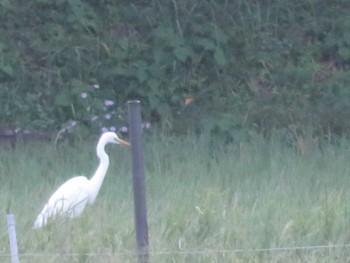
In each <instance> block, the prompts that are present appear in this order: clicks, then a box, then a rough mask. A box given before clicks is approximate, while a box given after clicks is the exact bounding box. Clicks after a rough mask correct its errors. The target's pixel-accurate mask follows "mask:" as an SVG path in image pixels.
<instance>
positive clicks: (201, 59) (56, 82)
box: [0, 0, 350, 137]
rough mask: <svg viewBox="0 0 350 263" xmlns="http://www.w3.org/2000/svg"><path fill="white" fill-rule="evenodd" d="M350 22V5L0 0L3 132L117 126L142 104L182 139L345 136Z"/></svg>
mask: <svg viewBox="0 0 350 263" xmlns="http://www.w3.org/2000/svg"><path fill="white" fill-rule="evenodd" d="M349 11H350V3H349V2H348V1H347V0H337V1H333V2H332V3H326V2H325V1H322V0H309V1H304V0H295V1H287V0H280V1H276V0H266V1H251V0H246V1H219V0H218V1H200V0H190V1H187V0H186V1H185V0H184V1H181V0H172V1H109V0H104V1H98V2H96V1H79V0H60V1H51V0H35V1H27V2H23V1H0V19H1V24H0V28H1V35H2V37H1V38H0V100H1V108H2V111H1V113H0V121H1V122H2V123H15V124H21V125H25V126H28V125H30V126H36V127H41V128H48V129H57V128H59V127H61V126H62V124H63V123H65V122H66V121H67V120H70V119H74V120H77V121H79V122H80V123H84V124H85V125H86V126H90V125H91V123H92V122H91V118H94V117H96V116H98V117H99V118H101V119H103V116H105V115H106V114H111V115H112V119H108V121H114V122H117V123H122V116H123V115H122V112H123V109H124V105H125V102H126V101H127V100H128V99H130V98H139V99H141V100H142V102H143V105H144V108H143V110H144V114H145V117H146V118H153V119H157V120H159V119H160V120H162V123H163V124H166V125H167V127H168V128H172V129H174V130H177V131H178V132H184V131H186V130H189V129H190V130H191V129H196V130H201V131H207V132H215V133H218V134H224V135H225V136H228V137H230V136H232V134H235V133H236V132H238V131H242V130H243V131H248V130H252V129H253V130H256V131H259V132H261V131H263V132H269V131H270V130H271V129H272V128H274V129H275V128H278V129H291V127H292V128H293V129H296V128H297V129H299V128H301V127H305V126H312V127H313V128H314V129H315V131H318V132H324V131H327V132H329V131H331V132H336V133H347V132H349V130H350V123H349V121H348V116H349V113H350V106H349V105H350V103H349V101H350V90H349V84H350V73H349V63H350V33H349V32H350V18H349V15H348V14H349ZM96 84H97V85H99V87H100V89H98V92H97V91H96V89H94V88H93V86H94V85H96ZM85 93H86V94H88V95H89V96H90V95H91V96H90V97H91V100H89V105H87V104H86V103H87V100H82V99H83V98H82V96H81V94H85ZM186 97H192V98H193V99H194V102H193V103H192V104H190V105H184V99H185V98H186ZM105 100H112V101H113V102H114V104H113V107H112V108H113V109H111V108H106V107H105V105H104V101H105ZM101 125H103V123H102V124H101ZM101 125H100V126H101ZM100 126H99V127H100ZM179 127H180V128H179ZM175 128H176V129H175Z"/></svg>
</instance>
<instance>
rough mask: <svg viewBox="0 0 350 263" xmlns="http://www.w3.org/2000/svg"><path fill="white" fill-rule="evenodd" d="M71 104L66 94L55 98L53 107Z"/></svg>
mask: <svg viewBox="0 0 350 263" xmlns="http://www.w3.org/2000/svg"><path fill="white" fill-rule="evenodd" d="M70 104H71V99H70V97H69V96H68V95H67V94H66V93H60V94H58V95H57V96H56V98H55V105H56V106H61V107H67V106H69V105H70Z"/></svg>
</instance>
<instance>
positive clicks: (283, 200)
mask: <svg viewBox="0 0 350 263" xmlns="http://www.w3.org/2000/svg"><path fill="white" fill-rule="evenodd" d="M349 146H350V143H349V142H348V141H346V140H344V141H340V142H339V143H338V144H337V145H334V144H331V143H330V142H325V143H322V144H320V143H319V142H317V141H312V139H310V140H309V141H301V142H300V141H298V142H296V143H294V144H289V145H286V144H284V143H281V142H279V140H278V139H277V138H276V139H271V140H269V141H267V140H265V139H261V138H256V139H255V140H253V141H251V142H247V143H236V144H231V145H225V146H222V145H215V144H213V143H212V142H211V143H209V141H208V140H207V139H205V138H195V137H193V136H186V137H182V138H175V137H167V136H155V135H154V136H149V137H147V138H145V145H144V152H145V170H146V176H147V180H146V183H147V204H148V217H149V218H148V220H149V221H148V224H149V235H150V252H151V262H345V261H346V260H347V259H348V258H350V252H349V249H348V248H342V247H337V248H324V249H306V248H299V249H281V250H272V251H269V250H264V249H268V248H287V247H308V246H323V245H332V244H349V243H350V231H349V229H350V190H349V189H350V180H349V179H348V178H349V169H350V165H349V161H348V160H350V147H349ZM303 147H304V148H303ZM301 148H302V149H305V148H307V150H302V151H301V150H300V149H301ZM107 151H108V152H109V154H110V158H111V166H110V169H109V171H108V175H107V177H106V179H105V182H104V184H103V186H102V188H101V192H100V194H99V196H98V198H97V200H96V203H95V204H94V205H93V206H90V207H88V208H87V209H86V211H84V213H83V215H82V216H81V217H79V218H76V219H74V220H71V221H64V220H57V221H55V222H53V223H52V224H50V225H49V226H48V227H46V228H44V229H42V230H35V231H34V230H32V224H33V221H34V219H35V217H36V215H37V214H38V213H39V212H40V210H41V208H42V206H43V204H44V202H45V201H46V200H47V198H48V197H49V195H50V194H51V193H52V192H53V191H54V190H55V189H56V188H57V187H58V186H59V185H60V184H61V183H63V182H64V181H65V180H67V179H68V178H70V177H72V176H74V175H81V174H84V175H87V176H91V175H92V174H93V172H94V169H95V168H96V166H97V160H96V157H95V149H94V143H93V142H86V143H84V144H75V145H73V146H68V145H65V144H62V145H59V146H58V148H57V149H55V147H54V146H53V145H51V144H27V145H19V146H18V147H17V148H16V149H13V150H5V149H0V167H1V170H0V214H1V215H2V217H3V220H2V222H3V223H2V224H0V257H1V261H2V262H9V261H10V257H9V245H8V238H7V230H6V224H5V215H6V214H8V213H13V214H14V215H15V216H16V220H17V237H18V243H19V244H18V245H19V249H20V259H21V261H23V262H136V261H137V257H136V256H135V254H134V252H135V233H134V218H133V200H132V187H131V172H130V171H131V169H130V152H129V149H127V148H123V147H117V146H114V145H112V146H108V149H107ZM0 222H1V221H0ZM236 250H237V251H236ZM242 250H243V251H242Z"/></svg>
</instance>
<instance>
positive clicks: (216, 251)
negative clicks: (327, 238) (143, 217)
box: [0, 244, 350, 257]
mask: <svg viewBox="0 0 350 263" xmlns="http://www.w3.org/2000/svg"><path fill="white" fill-rule="evenodd" d="M339 248H341V249H346V248H350V244H330V245H317V246H294V247H274V248H247V249H245V248H242V249H203V250H183V251H150V252H149V255H150V256H166V255H205V254H237V253H257V252H280V251H293V250H294V251H298V250H299V251H300V250H324V249H339ZM10 256H11V254H9V253H1V254H0V257H10ZM19 256H21V257H43V256H60V257H62V256H63V257H76V256H86V257H115V256H135V257H136V256H137V253H135V252H133V251H120V252H115V253H20V254H19Z"/></svg>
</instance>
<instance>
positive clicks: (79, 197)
mask: <svg viewBox="0 0 350 263" xmlns="http://www.w3.org/2000/svg"><path fill="white" fill-rule="evenodd" d="M108 143H116V144H121V145H126V146H129V145H130V144H129V143H128V142H126V141H123V140H122V139H120V138H119V137H118V136H117V134H115V133H114V132H105V133H103V135H102V136H101V138H100V140H99V141H98V144H97V148H96V151H97V156H98V158H99V159H100V164H99V166H98V168H97V170H96V172H95V174H94V175H93V176H92V177H91V179H90V180H89V179H87V178H86V177H85V176H78V177H74V178H72V179H69V180H68V181H67V182H65V183H64V184H62V185H61V186H60V187H59V188H58V189H57V190H56V192H55V193H54V194H53V195H52V196H51V197H50V199H49V201H48V202H47V203H46V205H45V206H44V208H43V210H42V211H41V212H40V214H39V215H38V216H37V218H36V220H35V222H34V226H33V228H40V227H43V226H45V225H46V224H47V222H48V220H49V219H50V218H53V217H56V216H62V217H67V218H73V217H76V216H79V215H80V214H81V213H82V212H83V210H84V208H85V206H86V205H87V204H92V203H93V202H94V201H95V199H96V196H97V194H98V192H99V190H100V188H101V185H102V183H103V180H104V178H105V176H106V172H107V170H108V166H109V157H108V155H107V153H106V152H105V146H106V145H107V144H108Z"/></svg>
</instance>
